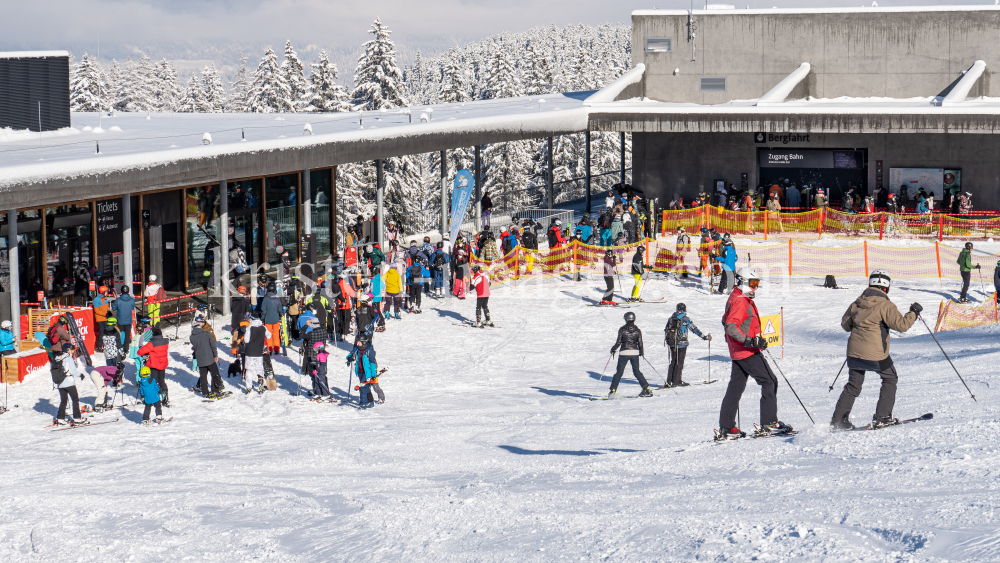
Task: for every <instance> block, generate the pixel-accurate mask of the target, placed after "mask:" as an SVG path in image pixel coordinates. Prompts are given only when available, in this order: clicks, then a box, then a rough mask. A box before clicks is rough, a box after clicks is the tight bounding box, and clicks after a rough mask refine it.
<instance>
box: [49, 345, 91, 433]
mask: <svg viewBox="0 0 1000 563" xmlns="http://www.w3.org/2000/svg"><path fill="white" fill-rule="evenodd" d="M75 350H76V348H75V347H74V346H73V345H72V344H67V345H66V346H65V348H64V350H63V351H62V352H59V353H54V355H53V360H52V364H51V366H50V368H51V373H52V383H54V384H55V385H56V387H57V388H58V389H59V413H58V414H57V415H56V418H55V419H54V420H53V421H52V424H53V425H56V426H62V425H65V424H70V425H73V426H77V425H80V424H89V423H90V421H89V420H87V419H86V418H83V417H82V416H81V415H80V394H79V392H78V391H77V390H76V379H77V378H79V379H80V380H81V381H82V380H83V372H81V371H80V366H79V365H77V363H76V360H75V359H74V358H73V352H74V351H75ZM70 399H72V400H73V418H70V419H67V418H66V407H67V406H68V405H69V401H70Z"/></svg>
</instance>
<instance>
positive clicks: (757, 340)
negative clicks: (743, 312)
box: [743, 336, 767, 350]
mask: <svg viewBox="0 0 1000 563" xmlns="http://www.w3.org/2000/svg"><path fill="white" fill-rule="evenodd" d="M743 345H744V346H746V347H747V348H757V349H758V350H766V349H767V340H765V339H764V338H763V337H762V336H753V337H750V338H747V339H746V340H744V341H743Z"/></svg>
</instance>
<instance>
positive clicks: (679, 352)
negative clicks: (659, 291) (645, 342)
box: [663, 303, 712, 387]
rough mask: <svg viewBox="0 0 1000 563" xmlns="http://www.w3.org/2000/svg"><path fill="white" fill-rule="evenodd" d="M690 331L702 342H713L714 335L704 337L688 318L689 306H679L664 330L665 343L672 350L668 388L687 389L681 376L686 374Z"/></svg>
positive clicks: (680, 304)
mask: <svg viewBox="0 0 1000 563" xmlns="http://www.w3.org/2000/svg"><path fill="white" fill-rule="evenodd" d="M688 329H690V330H691V332H693V333H695V334H696V335H698V336H700V337H701V339H702V340H711V339H712V335H711V334H709V335H707V336H706V335H703V334H702V333H701V331H700V330H698V327H697V326H695V324H694V322H692V321H691V317H688V316H687V305H685V304H683V303H678V304H677V311H676V312H675V313H674V314H673V315H671V316H670V320H668V321H667V326H666V327H664V329H663V343H664V344H666V345H667V346H668V347H669V348H670V372H669V374H668V375H667V385H666V387H687V386H688V385H689V384H688V383H684V380H683V379H681V374H682V373H683V372H684V358H685V357H686V356H687V349H688Z"/></svg>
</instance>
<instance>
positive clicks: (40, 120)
mask: <svg viewBox="0 0 1000 563" xmlns="http://www.w3.org/2000/svg"><path fill="white" fill-rule="evenodd" d="M38 160H45V159H43V158H42V102H41V100H39V101H38Z"/></svg>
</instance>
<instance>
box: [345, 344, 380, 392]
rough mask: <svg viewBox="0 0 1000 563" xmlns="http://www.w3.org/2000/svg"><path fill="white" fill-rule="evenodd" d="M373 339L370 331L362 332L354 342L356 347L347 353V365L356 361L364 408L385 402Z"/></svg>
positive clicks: (355, 368) (355, 372) (355, 370)
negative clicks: (373, 394)
mask: <svg viewBox="0 0 1000 563" xmlns="http://www.w3.org/2000/svg"><path fill="white" fill-rule="evenodd" d="M371 339H372V335H371V333H370V332H362V333H361V334H360V335H359V336H358V340H357V342H356V343H355V344H354V349H352V350H351V353H350V354H348V355H347V365H348V366H350V365H351V363H352V362H353V363H354V375H356V376H358V382H360V383H361V396H360V397H358V403H359V404H360V405H361V408H363V409H367V408H371V407H374V406H375V404H376V402H377V403H378V404H382V403H384V402H385V393H383V392H382V388H381V387H380V386H379V384H378V363H377V362H376V361H375V348H373V347H372V344H371ZM372 391H374V392H375V394H377V395H378V401H375V400H374V397H372Z"/></svg>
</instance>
